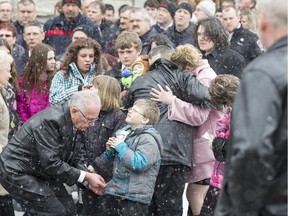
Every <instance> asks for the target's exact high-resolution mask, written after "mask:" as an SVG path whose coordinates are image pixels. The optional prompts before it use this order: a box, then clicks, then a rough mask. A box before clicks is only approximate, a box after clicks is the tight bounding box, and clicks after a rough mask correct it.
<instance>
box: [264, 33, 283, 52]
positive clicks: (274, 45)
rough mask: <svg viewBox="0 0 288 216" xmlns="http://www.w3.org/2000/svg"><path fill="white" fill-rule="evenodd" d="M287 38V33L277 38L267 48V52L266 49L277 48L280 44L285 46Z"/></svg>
mask: <svg viewBox="0 0 288 216" xmlns="http://www.w3.org/2000/svg"><path fill="white" fill-rule="evenodd" d="M287 40H288V35H286V36H284V37H282V38H280V39H279V40H277V41H276V42H274V44H272V45H271V46H270V47H269V48H268V49H267V52H268V51H272V50H274V49H278V48H280V47H282V46H287V42H288V41H287Z"/></svg>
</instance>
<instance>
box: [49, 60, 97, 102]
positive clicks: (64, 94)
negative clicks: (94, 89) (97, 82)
mask: <svg viewBox="0 0 288 216" xmlns="http://www.w3.org/2000/svg"><path fill="white" fill-rule="evenodd" d="M69 66H70V69H69V70H70V71H69V72H70V73H69V76H68V77H67V78H66V79H65V78H64V73H65V71H63V70H61V71H58V72H57V73H56V74H55V76H54V77H53V80H52V84H51V87H50V95H49V100H50V103H51V105H52V106H55V105H61V104H63V103H64V102H65V101H68V100H69V99H70V98H71V97H72V95H73V94H74V92H77V91H78V87H79V86H80V85H92V80H93V78H94V76H95V74H96V72H95V65H94V64H93V65H92V67H91V69H90V71H88V72H87V74H86V76H85V77H84V78H83V76H82V75H81V73H80V72H79V70H78V68H77V66H76V64H75V63H74V62H72V63H71V64H70V65H69Z"/></svg>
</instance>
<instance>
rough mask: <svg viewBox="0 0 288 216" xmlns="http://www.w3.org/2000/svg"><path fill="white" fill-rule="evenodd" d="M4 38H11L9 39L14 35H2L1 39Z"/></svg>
mask: <svg viewBox="0 0 288 216" xmlns="http://www.w3.org/2000/svg"><path fill="white" fill-rule="evenodd" d="M2 37H6V38H9V37H13V35H9V34H0V38H2Z"/></svg>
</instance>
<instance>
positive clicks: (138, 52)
mask: <svg viewBox="0 0 288 216" xmlns="http://www.w3.org/2000/svg"><path fill="white" fill-rule="evenodd" d="M141 51H142V48H141V49H139V50H137V55H138V56H140V54H141Z"/></svg>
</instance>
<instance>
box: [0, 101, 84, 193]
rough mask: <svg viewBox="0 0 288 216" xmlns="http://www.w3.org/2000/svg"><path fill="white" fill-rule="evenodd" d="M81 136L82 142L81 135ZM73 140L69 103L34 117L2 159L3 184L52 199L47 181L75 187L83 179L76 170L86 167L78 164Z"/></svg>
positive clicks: (11, 143) (0, 167)
mask: <svg viewBox="0 0 288 216" xmlns="http://www.w3.org/2000/svg"><path fill="white" fill-rule="evenodd" d="M78 135H79V136H77V138H79V139H81V137H82V136H81V133H80V132H79V133H78ZM73 137H74V133H73V124H72V120H71V115H70V109H69V107H68V105H67V103H65V104H63V105H62V106H59V107H51V108H48V109H45V110H44V111H42V112H40V113H38V114H36V115H34V116H33V117H32V118H30V119H29V121H28V122H26V123H25V124H24V125H23V126H22V127H21V128H20V130H19V131H18V132H17V133H16V135H14V136H13V137H12V138H11V139H10V141H9V143H8V145H7V146H6V148H5V149H4V150H3V151H2V153H1V155H0V176H1V182H2V181H4V182H5V185H7V184H9V185H10V186H11V187H12V188H13V189H14V190H17V191H19V190H24V191H28V192H31V193H36V194H39V195H42V196H49V195H52V194H51V191H52V190H51V188H50V186H49V185H48V184H47V181H52V182H53V181H54V182H58V183H59V182H62V183H66V184H68V185H73V184H75V183H76V182H77V180H78V178H79V176H80V169H78V168H75V166H78V165H79V167H81V168H83V169H84V166H80V164H78V160H79V159H80V157H78V153H80V146H79V145H77V144H76V141H75V142H74V141H73ZM7 190H8V189H7ZM8 191H9V190H8Z"/></svg>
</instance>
